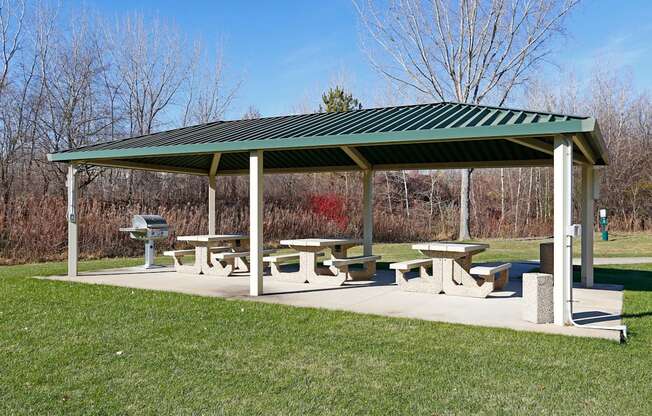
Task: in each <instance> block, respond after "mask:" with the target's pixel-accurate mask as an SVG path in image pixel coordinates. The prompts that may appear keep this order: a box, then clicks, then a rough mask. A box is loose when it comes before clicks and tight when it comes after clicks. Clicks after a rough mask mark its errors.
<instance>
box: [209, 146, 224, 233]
mask: <svg viewBox="0 0 652 416" xmlns="http://www.w3.org/2000/svg"><path fill="white" fill-rule="evenodd" d="M220 158H221V154H220V153H215V154H214V155H213V160H212V161H211V167H210V169H209V170H208V234H217V233H216V217H215V186H216V185H217V182H216V180H215V174H216V173H217V167H218V166H219V164H220Z"/></svg>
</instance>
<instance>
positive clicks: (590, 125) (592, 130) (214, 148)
mask: <svg viewBox="0 0 652 416" xmlns="http://www.w3.org/2000/svg"><path fill="white" fill-rule="evenodd" d="M596 127H597V123H596V122H595V119H593V118H586V119H578V120H567V121H558V122H549V123H545V122H544V123H530V124H512V125H494V126H479V127H458V128H444V129H429V130H408V131H394V132H392V131H390V132H379V133H360V134H344V135H323V136H310V137H295V138H279V139H265V140H248V141H227V142H214V143H198V144H183V145H172V146H152V147H134V148H128V149H113V150H87V151H67V152H61V153H52V154H48V160H50V161H55V162H71V161H92V160H95V159H112V158H129V157H142V156H162V155H183V154H201V153H226V152H242V151H250V150H259V149H262V150H271V149H274V150H280V149H299V148H319V147H331V146H342V145H352V146H363V145H372V144H391V143H395V144H396V143H408V142H419V141H424V142H428V141H446V140H473V139H488V138H496V139H500V138H506V137H526V136H539V137H540V136H551V135H556V134H573V133H588V134H589V135H591V136H592V138H593V139H594V140H591V142H593V143H595V144H596V145H597V146H598V147H599V148H600V149H596V150H598V152H596V153H597V154H598V156H599V157H598V159H601V160H602V162H603V163H606V160H605V159H606V153H604V151H603V150H604V145H603V143H602V138H601V135H600V133H599V129H596ZM596 130H597V132H596ZM596 133H597V134H596Z"/></svg>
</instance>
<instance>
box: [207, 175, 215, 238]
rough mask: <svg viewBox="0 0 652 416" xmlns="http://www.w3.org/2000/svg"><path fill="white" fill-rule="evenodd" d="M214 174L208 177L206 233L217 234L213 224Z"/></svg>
mask: <svg viewBox="0 0 652 416" xmlns="http://www.w3.org/2000/svg"><path fill="white" fill-rule="evenodd" d="M216 184H217V181H216V180H215V176H209V177H208V234H217V232H216V226H215V219H216V217H215V186H216Z"/></svg>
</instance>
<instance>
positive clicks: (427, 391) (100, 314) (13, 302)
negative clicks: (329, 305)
mask: <svg viewBox="0 0 652 416" xmlns="http://www.w3.org/2000/svg"><path fill="white" fill-rule="evenodd" d="M491 243H492V248H494V247H496V249H498V248H499V247H500V245H499V244H496V243H495V242H491ZM497 246H498V247H497ZM404 248H405V246H393V247H391V248H389V249H388V250H386V251H387V252H388V254H387V255H388V256H389V255H392V256H394V257H396V258H400V257H401V256H403V254H402V253H403V252H404ZM505 250H508V249H507V248H505ZM518 250H520V249H515V250H514V251H518ZM528 250H529V249H528ZM408 254H409V255H410V256H412V255H413V254H412V253H409V252H408ZM534 257H536V256H534ZM506 258H511V255H507V257H506ZM141 261H142V260H141V259H114V260H100V261H90V262H82V263H81V264H80V270H92V269H102V268H109V267H118V266H124V265H136V264H140V263H141ZM64 272H65V265H64V264H63V263H48V264H41V265H23V266H6V267H0V299H1V300H0V357H1V359H0V413H1V414H27V413H32V414H85V415H86V414H116V413H120V414H243V415H251V414H261V415H262V414H265V415H268V414H301V415H303V414H381V415H394V414H426V415H433V414H453V413H454V414H469V413H486V414H496V413H500V414H531V413H546V414H549V413H554V414H578V413H584V414H605V415H613V414H642V415H643V414H652V389H651V388H650V386H651V385H652V370H651V368H652V265H651V264H648V265H632V266H608V268H597V269H596V280H597V281H598V282H611V283H622V284H624V285H625V286H626V292H625V311H624V316H625V323H626V324H627V325H628V326H629V329H630V340H629V342H628V343H627V344H625V345H619V344H616V343H614V342H611V341H605V340H598V339H584V338H573V337H565V336H556V335H544V334H534V333H524V332H516V331H512V330H507V329H490V328H481V327H471V326H463V325H453V324H443V323H435V322H426V321H418V320H410V319H399V318H386V317H378V316H371V315H359V314H353V313H346V312H336V311H326V310H317V309H308V308H293V307H290V306H285V305H273V304H264V303H258V302H247V301H227V300H223V299H219V298H203V297H197V296H189V295H182V294H176V293H163V292H153V291H143V290H133V289H127V288H116V287H108V286H99V285H85V284H74V283H66V282H57V281H44V280H36V279H29V278H27V277H29V276H35V275H48V274H61V273H64Z"/></svg>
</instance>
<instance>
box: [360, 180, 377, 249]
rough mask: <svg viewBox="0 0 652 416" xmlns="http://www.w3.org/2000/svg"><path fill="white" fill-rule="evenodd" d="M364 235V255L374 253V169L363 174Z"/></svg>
mask: <svg viewBox="0 0 652 416" xmlns="http://www.w3.org/2000/svg"><path fill="white" fill-rule="evenodd" d="M362 235H363V247H364V255H365V256H371V255H372V254H373V247H372V245H373V240H374V171H373V170H365V171H364V173H363V176H362Z"/></svg>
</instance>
